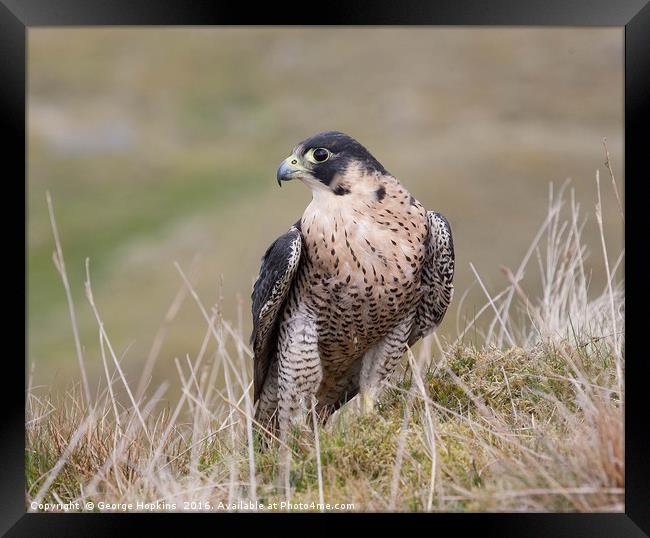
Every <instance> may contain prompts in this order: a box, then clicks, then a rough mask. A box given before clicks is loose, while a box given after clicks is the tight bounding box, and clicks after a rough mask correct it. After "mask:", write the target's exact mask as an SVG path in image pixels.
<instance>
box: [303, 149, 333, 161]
mask: <svg viewBox="0 0 650 538" xmlns="http://www.w3.org/2000/svg"><path fill="white" fill-rule="evenodd" d="M331 156H332V152H331V151H330V150H328V149H326V148H314V149H310V150H309V151H308V152H307V155H305V157H307V160H309V161H311V162H313V163H323V162H325V161H326V160H327V159H329V158H330V157H331Z"/></svg>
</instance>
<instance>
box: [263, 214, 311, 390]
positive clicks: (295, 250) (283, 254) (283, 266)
mask: <svg viewBox="0 0 650 538" xmlns="http://www.w3.org/2000/svg"><path fill="white" fill-rule="evenodd" d="M298 226H299V224H298V225H294V226H292V227H291V228H290V229H289V231H288V232H287V233H285V234H284V235H281V236H280V237H278V238H277V239H276V240H275V241H274V242H273V243H272V244H271V246H270V247H269V248H268V249H267V251H266V253H265V254H264V256H263V257H262V266H261V267H260V274H259V276H258V277H257V280H256V282H255V285H254V286H253V294H252V295H251V299H252V303H253V304H252V310H253V332H252V334H251V345H252V346H253V352H254V361H253V372H254V373H253V375H254V391H253V394H254V401H255V402H256V401H257V400H258V398H259V396H260V393H261V392H262V387H263V386H264V381H265V379H266V375H267V373H268V370H269V366H270V364H271V360H272V358H273V354H274V352H275V346H276V343H277V332H278V323H279V320H280V316H281V313H282V307H283V306H284V303H285V301H286V298H287V296H288V294H289V291H290V289H291V286H292V283H293V277H294V276H295V274H296V271H297V269H298V263H299V261H300V253H301V250H302V236H301V234H300V229H299V227H298Z"/></svg>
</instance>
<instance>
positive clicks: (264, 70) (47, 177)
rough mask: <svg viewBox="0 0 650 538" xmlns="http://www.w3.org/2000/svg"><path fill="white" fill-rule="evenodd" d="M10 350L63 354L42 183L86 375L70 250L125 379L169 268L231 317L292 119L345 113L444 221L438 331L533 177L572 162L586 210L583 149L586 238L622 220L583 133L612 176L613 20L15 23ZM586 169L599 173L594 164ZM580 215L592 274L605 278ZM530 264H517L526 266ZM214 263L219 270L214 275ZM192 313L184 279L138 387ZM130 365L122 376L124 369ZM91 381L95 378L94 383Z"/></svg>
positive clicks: (155, 315) (44, 380) (151, 325)
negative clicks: (24, 78)
mask: <svg viewBox="0 0 650 538" xmlns="http://www.w3.org/2000/svg"><path fill="white" fill-rule="evenodd" d="M28 62H29V66H28V69H29V73H28V76H29V79H28V129H29V131H28V132H29V151H28V237H27V239H28V359H29V362H30V364H31V365H33V367H34V383H35V384H39V383H41V384H47V385H54V386H63V385H65V384H66V383H69V381H70V379H71V378H72V377H73V376H76V374H77V372H78V366H77V360H76V355H75V351H74V341H73V338H72V333H71V330H70V321H69V318H68V313H67V307H66V302H65V295H64V290H63V287H62V285H61V281H60V279H59V277H58V274H57V272H56V270H55V268H54V265H53V263H52V258H51V256H52V251H53V248H54V242H53V237H52V232H51V229H50V224H49V218H48V213H47V204H46V199H45V192H46V190H49V191H50V192H51V195H52V197H53V201H54V207H55V211H56V216H57V220H58V225H59V230H60V234H61V237H62V243H63V249H64V255H65V260H66V264H67V269H68V273H69V278H70V281H71V285H72V288H73V295H74V299H75V301H76V308H77V316H78V320H79V327H80V332H81V340H82V344H83V346H84V349H85V353H86V362H87V366H88V369H89V370H90V373H91V380H93V381H94V380H96V379H97V376H98V375H99V374H100V372H101V361H100V356H99V349H98V329H97V325H96V322H95V320H94V318H93V315H92V312H91V310H90V308H89V306H88V304H87V301H86V299H85V296H84V290H83V280H84V260H85V258H86V257H89V258H90V268H91V275H92V279H93V288H94V293H95V298H96V302H97V306H98V308H99V310H100V313H101V315H102V316H103V319H104V322H105V324H106V327H107V330H108V333H109V336H110V337H111V339H112V342H113V346H114V347H115V350H116V352H117V353H118V355H119V356H121V355H122V354H123V353H125V352H126V353H125V355H124V359H123V362H122V364H123V366H124V368H125V370H126V371H127V374H128V375H129V376H132V378H133V379H134V380H135V381H137V376H138V374H139V372H140V371H141V370H142V365H143V361H144V360H145V358H146V357H147V355H148V353H149V350H150V348H151V345H152V341H153V339H154V336H155V334H156V331H157V330H158V328H159V326H160V325H161V322H162V320H163V317H164V315H165V312H166V310H167V308H168V306H169V304H170V303H171V301H172V299H173V297H174V296H175V294H176V292H177V290H178V289H179V287H180V286H181V285H182V281H181V279H180V277H179V275H178V272H177V271H176V269H175V267H174V265H173V262H174V261H178V263H179V264H180V265H181V266H182V267H183V268H184V269H185V270H186V271H187V272H189V269H190V266H191V264H192V260H193V259H195V257H196V256H197V255H198V256H199V258H198V261H197V262H196V266H195V267H196V275H195V278H194V282H195V283H196V288H197V291H198V292H199V294H200V296H201V297H202V299H203V301H204V303H206V305H211V304H213V303H214V302H215V301H217V299H218V298H219V297H222V305H223V311H224V316H225V318H226V319H230V320H232V321H233V323H234V324H235V325H238V324H239V321H238V319H239V318H238V312H237V305H238V304H239V305H241V309H242V311H243V315H242V318H241V319H242V321H241V324H242V327H243V330H244V331H245V333H246V336H248V333H249V330H250V313H249V312H250V303H249V296H250V289H251V285H252V282H253V281H254V279H255V277H256V275H257V270H258V268H259V260H260V256H261V255H262V254H263V252H264V250H265V249H266V247H267V246H268V244H269V243H270V242H271V241H272V240H273V239H274V238H275V237H277V236H278V235H279V234H281V233H283V232H284V231H285V230H286V229H287V228H288V227H289V226H290V225H291V224H292V223H294V222H295V221H296V220H297V219H298V218H299V216H300V215H301V213H302V211H303V210H304V207H305V206H306V204H307V203H308V201H309V198H310V194H309V191H308V190H307V188H306V187H305V186H304V185H302V184H300V183H291V184H287V185H285V187H284V188H282V189H279V188H278V187H277V185H276V183H275V171H276V169H277V166H278V164H279V163H280V161H281V160H282V159H283V158H284V157H286V155H288V153H289V151H290V149H291V148H292V147H293V146H294V145H295V144H296V143H297V142H299V141H300V140H302V139H304V138H306V137H307V136H309V135H312V134H314V133H316V132H318V131H323V130H329V129H335V130H340V131H344V132H346V133H348V134H350V135H352V136H354V137H355V138H357V139H358V140H359V141H361V142H362V143H363V144H364V145H365V146H366V147H367V148H368V149H369V150H370V151H371V152H372V153H373V154H374V155H375V156H376V157H377V158H378V159H379V160H380V161H381V162H382V164H383V165H384V166H385V167H386V168H387V169H388V170H390V171H391V172H392V173H393V174H394V175H396V176H397V177H398V178H399V179H400V180H401V181H402V182H403V183H404V184H405V185H406V186H407V188H408V189H409V190H410V191H411V192H412V193H413V194H414V195H415V196H416V197H417V198H418V199H419V200H420V201H421V202H422V203H423V204H424V205H425V207H427V208H429V209H435V210H437V211H440V212H442V213H444V214H445V215H446V216H447V217H448V219H449V220H450V222H451V224H452V227H453V232H454V238H455V243H456V256H457V272H456V279H455V283H456V289H457V294H456V301H455V303H454V305H453V306H452V308H451V310H450V313H449V314H448V317H447V318H446V321H445V322H444V324H443V327H442V328H441V330H440V335H441V336H443V337H448V338H452V337H454V336H455V335H456V332H457V322H456V320H457V315H458V317H459V318H460V324H461V325H463V318H464V317H467V316H469V317H471V316H472V315H473V313H474V311H476V310H477V309H478V308H480V307H481V306H482V305H483V303H484V302H485V297H484V295H483V294H482V292H481V291H480V288H479V287H478V286H477V285H474V286H473V287H472V288H471V290H470V292H469V294H468V295H467V298H466V299H465V301H464V303H463V305H462V309H463V312H459V313H457V311H456V310H457V308H458V305H459V299H460V297H461V295H462V294H463V293H464V292H465V291H466V290H467V289H468V287H470V285H471V284H472V282H473V281H474V278H473V276H472V273H471V271H470V269H469V262H472V263H473V264H474V265H475V266H476V268H477V270H478V271H479V273H480V274H481V276H482V278H483V280H484V282H485V284H486V285H487V286H488V288H489V289H490V290H491V291H494V292H496V291H498V290H500V289H502V288H503V287H504V286H505V285H506V284H507V283H506V281H505V279H504V276H503V275H502V273H501V271H500V270H499V266H500V265H507V266H509V267H511V268H512V269H513V270H514V269H516V267H517V265H518V263H519V261H520V260H521V258H522V257H523V255H524V253H525V251H526V249H527V247H528V245H529V244H530V242H531V240H532V238H533V236H534V234H535V232H536V230H537V228H538V226H539V225H540V223H541V222H542V221H543V219H544V217H545V214H546V210H547V198H548V185H549V182H555V183H556V186H559V185H560V183H561V182H562V181H563V180H564V179H565V178H567V177H570V178H572V180H573V184H574V186H575V187H576V190H577V198H578V200H579V201H580V202H581V203H582V205H583V207H584V208H585V209H586V210H588V211H589V212H590V213H593V204H594V202H595V200H596V190H595V170H596V168H600V170H601V178H602V181H601V183H602V186H603V192H604V194H605V207H604V218H605V226H606V231H607V234H606V239H607V241H608V246H609V248H610V253H614V254H613V257H614V258H615V257H616V254H618V252H619V251H620V248H621V245H622V239H623V232H622V225H621V222H620V217H619V215H618V210H617V208H616V205H615V202H614V197H613V196H612V195H611V186H610V182H609V176H608V175H607V174H606V172H605V168H604V167H603V160H604V157H603V149H602V145H601V139H602V138H603V137H607V139H608V145H609V149H610V152H611V156H612V160H613V163H614V172H615V174H616V175H617V178H618V180H619V188H620V189H622V187H623V181H622V179H623V176H622V147H623V146H622V140H623V30H622V29H620V28H596V29H586V28H580V29H577V28H563V29H549V28H537V29H524V28H518V29H514V28H425V27H420V28H304V29H301V28H201V29H190V28H138V29H127V28H92V29H72V28H57V29H46V28H42V29H41V28H31V29H29V35H28ZM603 174H605V175H603ZM597 233H598V231H597V226H596V223H595V220H594V219H592V220H591V221H590V222H589V224H588V225H587V227H586V230H585V236H586V238H587V239H588V240H589V242H590V245H591V246H592V248H591V251H592V261H593V262H594V272H593V277H592V286H593V287H594V289H601V287H602V285H603V283H604V279H603V271H602V269H601V267H602V265H601V257H602V255H601V252H600V251H599V248H600V245H599V242H598V239H597V238H598V236H597ZM534 272H535V265H534V264H533V265H531V268H530V269H529V274H530V275H529V276H530V278H533V281H532V284H531V285H533V286H534ZM221 281H223V286H222V287H221V286H220V284H219V283H220V282H221ZM204 333H205V322H204V320H203V318H202V317H201V314H200V313H199V311H198V309H197V307H196V305H195V304H194V303H193V301H192V300H191V299H188V300H186V301H185V302H184V303H183V305H182V307H181V309H180V310H179V312H178V314H177V316H176V318H175V320H174V321H173V323H172V324H171V325H170V327H169V332H168V333H167V337H166V339H165V342H164V345H163V348H162V350H161V353H160V359H159V362H158V364H157V366H156V370H155V372H154V386H156V383H157V382H158V381H160V380H162V379H167V378H169V379H172V380H174V379H176V378H177V375H176V369H175V366H174V362H173V361H174V358H175V357H179V358H181V359H184V357H185V356H186V354H189V355H190V357H194V356H195V355H196V353H197V351H198V349H199V348H200V346H201V342H202V338H203V335H204ZM135 381H134V382H135ZM94 385H95V382H93V386H94Z"/></svg>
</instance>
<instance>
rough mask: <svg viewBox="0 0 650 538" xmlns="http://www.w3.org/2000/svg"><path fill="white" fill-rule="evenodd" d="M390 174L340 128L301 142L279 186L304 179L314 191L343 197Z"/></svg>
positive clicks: (283, 165) (282, 166)
mask: <svg viewBox="0 0 650 538" xmlns="http://www.w3.org/2000/svg"><path fill="white" fill-rule="evenodd" d="M384 174H388V172H386V169H385V168H384V167H383V166H382V165H381V163H380V162H379V161H377V159H375V158H374V157H373V156H372V155H371V154H370V152H369V151H368V150H367V149H366V148H364V147H363V146H362V145H361V144H359V142H357V141H356V140H355V139H354V138H352V137H350V136H348V135H346V134H343V133H340V132H338V131H326V132H324V133H318V134H316V135H314V136H312V137H309V138H307V139H306V140H303V141H302V142H300V144H298V145H297V146H296V147H295V148H293V151H292V153H291V155H289V157H287V158H286V159H285V160H284V161H282V163H281V164H280V167H279V168H278V174H277V180H278V185H282V181H289V180H291V179H300V180H301V181H302V182H303V183H305V184H306V185H307V186H308V187H309V188H311V190H312V192H313V193H314V194H316V193H322V192H330V193H332V194H335V195H339V196H343V195H346V194H350V193H355V192H364V191H366V190H368V187H369V185H368V182H369V181H371V182H373V184H374V182H375V181H376V178H378V177H379V176H382V175H384Z"/></svg>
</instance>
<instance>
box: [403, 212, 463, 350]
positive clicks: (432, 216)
mask: <svg viewBox="0 0 650 538" xmlns="http://www.w3.org/2000/svg"><path fill="white" fill-rule="evenodd" d="M427 220H428V224H429V234H428V240H427V252H426V256H425V260H424V265H423V268H422V284H421V285H422V288H423V295H422V299H421V300H420V304H419V305H418V308H417V311H416V315H415V323H414V324H413V329H412V331H411V335H410V337H409V342H408V343H409V346H412V345H413V344H415V343H416V342H417V341H418V340H419V339H420V338H422V337H424V336H426V335H428V334H429V333H430V332H432V331H433V330H434V329H435V328H436V327H438V325H440V322H441V321H442V318H443V317H444V316H445V312H447V307H448V306H449V303H450V302H451V298H452V295H453V292H454V285H453V279H454V263H455V258H454V241H453V238H452V235H451V226H449V222H447V219H446V218H445V217H443V216H442V215H441V214H440V213H435V212H434V211H427Z"/></svg>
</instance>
